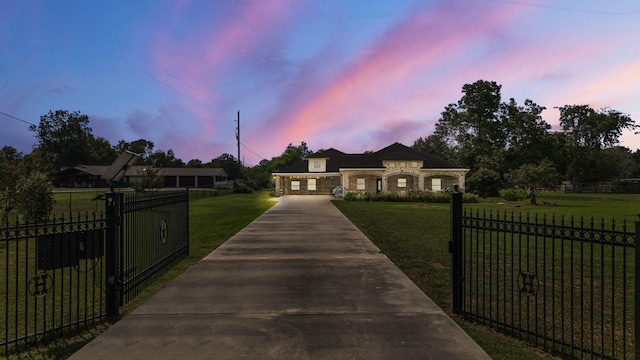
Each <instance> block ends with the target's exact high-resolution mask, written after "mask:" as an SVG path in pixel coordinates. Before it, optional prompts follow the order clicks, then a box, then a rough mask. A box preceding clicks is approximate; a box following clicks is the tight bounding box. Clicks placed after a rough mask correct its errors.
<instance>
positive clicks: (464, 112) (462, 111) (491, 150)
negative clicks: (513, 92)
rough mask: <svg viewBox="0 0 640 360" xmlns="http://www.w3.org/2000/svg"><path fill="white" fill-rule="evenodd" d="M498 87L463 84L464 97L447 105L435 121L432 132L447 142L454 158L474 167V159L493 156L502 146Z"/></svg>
mask: <svg viewBox="0 0 640 360" xmlns="http://www.w3.org/2000/svg"><path fill="white" fill-rule="evenodd" d="M500 91H501V86H500V85H498V84H497V83H495V82H493V81H485V80H479V81H476V82H475V83H473V84H465V85H464V86H463V87H462V92H463V94H464V95H463V96H462V98H461V99H460V100H459V101H458V102H457V103H453V104H449V105H447V106H446V107H445V109H444V111H443V112H442V116H441V118H440V120H439V121H438V123H437V124H436V129H435V135H436V136H437V137H439V138H440V140H439V141H442V142H444V143H446V144H447V145H449V147H450V148H451V149H452V150H453V151H454V153H455V154H456V159H455V160H456V161H457V162H458V163H460V164H461V165H463V166H469V167H470V168H471V169H472V170H476V169H477V167H476V166H475V165H474V164H475V163H476V161H475V160H476V159H477V158H478V157H481V156H489V157H490V156H494V155H495V151H496V149H502V148H504V142H505V136H504V129H503V127H502V126H501V124H500V116H499V111H500V101H501V93H500Z"/></svg>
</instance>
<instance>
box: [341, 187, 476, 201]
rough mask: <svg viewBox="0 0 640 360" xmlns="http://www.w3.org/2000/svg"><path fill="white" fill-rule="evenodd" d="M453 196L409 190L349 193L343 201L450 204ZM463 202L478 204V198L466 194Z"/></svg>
mask: <svg viewBox="0 0 640 360" xmlns="http://www.w3.org/2000/svg"><path fill="white" fill-rule="evenodd" d="M450 198H451V196H450V195H449V193H447V192H444V191H420V190H409V191H406V192H404V191H403V192H395V191H382V192H379V193H374V192H364V193H361V192H356V191H348V192H346V193H345V194H344V196H343V199H344V200H347V201H388V202H429V203H448V202H449V201H450ZM462 201H463V202H466V203H476V202H478V196H476V195H473V194H469V193H465V194H463V195H462Z"/></svg>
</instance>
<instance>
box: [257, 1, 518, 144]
mask: <svg viewBox="0 0 640 360" xmlns="http://www.w3.org/2000/svg"><path fill="white" fill-rule="evenodd" d="M522 12H523V9H522V8H521V7H508V6H502V7H499V8H491V7H490V8H487V7H486V6H480V7H478V8H469V4H468V3H462V2H443V3H441V4H439V5H438V6H436V7H427V8H422V9H418V11H413V12H412V13H411V14H410V15H409V16H408V17H407V18H406V19H404V20H403V21H402V22H400V23H398V24H397V25H396V26H395V27H393V28H392V29H391V30H389V31H388V32H387V33H386V34H385V35H384V36H383V37H382V38H381V39H380V40H379V41H377V42H376V43H374V44H372V45H371V46H370V47H368V48H367V49H368V51H366V52H359V53H358V54H359V56H360V57H359V58H356V59H354V60H353V61H352V63H351V64H350V65H348V66H347V67H346V68H344V70H343V71H342V72H340V73H339V74H338V75H336V76H335V77H334V78H332V79H331V80H329V81H327V82H326V83H325V84H318V85H316V86H315V88H314V89H313V91H311V94H309V93H308V92H309V89H308V88H305V89H303V92H304V97H302V98H301V97H300V96H298V94H296V93H292V94H291V95H292V97H293V99H292V100H290V102H289V104H288V105H287V104H285V106H284V107H283V109H282V110H281V111H280V112H279V113H278V114H276V115H275V116H273V117H272V118H271V120H270V121H268V122H266V123H265V125H264V126H263V127H262V128H261V130H260V131H259V133H262V132H263V131H266V130H268V129H273V128H276V129H278V131H277V132H276V134H275V139H273V140H274V142H275V143H277V144H283V143H287V142H292V141H298V140H303V139H304V138H305V137H306V138H309V137H314V136H317V135H316V134H321V133H330V132H332V131H341V132H348V133H350V134H351V135H353V134H354V132H357V131H370V130H371V129H372V126H373V128H380V127H381V128H384V126H385V125H384V121H385V120H388V119H392V118H397V117H398V116H407V114H410V115H411V116H416V115H417V114H420V113H424V103H422V109H420V107H421V104H420V102H419V101H413V102H412V104H411V108H410V109H408V108H407V107H406V106H405V105H404V104H402V105H400V104H401V103H402V102H403V101H404V98H406V97H412V96H415V95H416V93H418V92H420V89H419V88H420V87H424V86H429V85H424V84H425V81H421V80H420V79H419V78H420V76H422V73H423V72H424V71H426V70H428V69H430V68H431V67H433V66H438V65H439V66H442V64H443V63H446V61H448V59H447V57H448V56H450V54H452V53H457V52H461V51H464V50H463V49H464V48H465V47H468V46H470V45H471V44H473V43H474V42H476V41H478V40H479V39H481V38H483V37H484V36H487V33H490V32H493V31H494V28H495V27H497V26H499V25H502V24H504V23H508V22H512V21H514V19H515V18H517V16H518V15H519V14H520V13H522ZM413 77H416V80H415V85H412V78H413ZM442 82H444V79H442V80H441V81H440V83H442ZM427 84H428V83H427ZM461 85H462V84H459V85H456V86H461ZM301 86H309V85H308V84H305V83H302V84H301ZM413 86H415V87H417V88H418V89H416V88H413ZM293 91H294V92H295V91H298V89H297V87H295V86H294V87H293ZM423 100H424V99H423ZM444 105H446V104H440V107H441V108H442V107H444ZM381 113H384V114H385V117H381V116H380V114H381ZM372 122H373V124H372ZM381 131H384V130H381ZM422 135H423V134H420V136H422ZM417 137H418V136H416V138H417ZM251 140H252V141H254V142H255V143H258V142H259V139H258V138H257V135H256V137H254V138H252V139H251ZM280 146H281V145H280Z"/></svg>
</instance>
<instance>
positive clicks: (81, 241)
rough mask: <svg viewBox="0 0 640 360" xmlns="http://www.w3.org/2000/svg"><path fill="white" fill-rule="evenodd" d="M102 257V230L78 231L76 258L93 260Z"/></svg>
mask: <svg viewBox="0 0 640 360" xmlns="http://www.w3.org/2000/svg"><path fill="white" fill-rule="evenodd" d="M102 256H104V230H97V229H96V230H85V231H78V258H80V259H94V258H98V257H102Z"/></svg>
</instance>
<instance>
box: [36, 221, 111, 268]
mask: <svg viewBox="0 0 640 360" xmlns="http://www.w3.org/2000/svg"><path fill="white" fill-rule="evenodd" d="M103 254H104V232H103V230H98V229H95V230H80V231H71V232H64V233H59V234H46V235H39V236H38V269H39V270H52V269H58V268H64V267H68V266H76V265H78V264H79V262H80V259H92V258H97V257H102V256H103Z"/></svg>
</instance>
